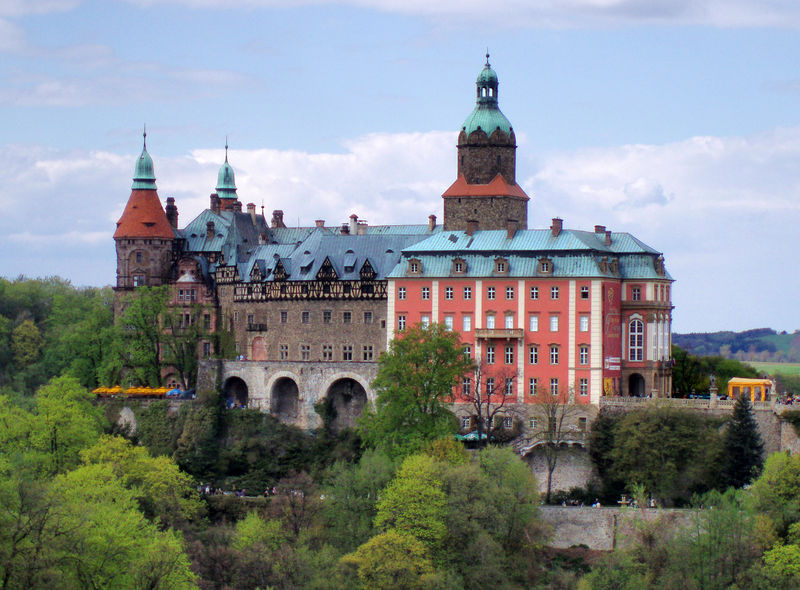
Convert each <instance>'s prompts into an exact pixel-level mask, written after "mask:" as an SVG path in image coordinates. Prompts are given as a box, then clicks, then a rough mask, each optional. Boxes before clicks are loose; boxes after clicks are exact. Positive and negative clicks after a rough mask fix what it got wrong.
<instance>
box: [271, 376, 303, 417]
mask: <svg viewBox="0 0 800 590" xmlns="http://www.w3.org/2000/svg"><path fill="white" fill-rule="evenodd" d="M269 397H270V400H271V401H270V412H272V415H273V416H275V417H276V418H278V419H279V420H281V421H282V422H294V421H295V420H297V410H298V406H299V399H300V395H299V390H298V389H297V383H295V382H294V380H293V379H290V378H289V377H281V378H280V379H278V380H277V381H276V382H275V384H274V385H273V386H272V391H270V396H269Z"/></svg>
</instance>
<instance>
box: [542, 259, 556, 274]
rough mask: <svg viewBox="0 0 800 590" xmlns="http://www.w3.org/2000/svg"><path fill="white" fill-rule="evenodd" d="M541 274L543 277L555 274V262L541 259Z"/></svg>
mask: <svg viewBox="0 0 800 590" xmlns="http://www.w3.org/2000/svg"><path fill="white" fill-rule="evenodd" d="M539 273H540V274H543V275H549V274H553V261H552V260H550V259H549V258H540V259H539Z"/></svg>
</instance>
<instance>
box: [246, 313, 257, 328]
mask: <svg viewBox="0 0 800 590" xmlns="http://www.w3.org/2000/svg"><path fill="white" fill-rule="evenodd" d="M255 323H256V316H255V315H254V314H252V313H248V314H247V325H248V326H252V325H253V324H255Z"/></svg>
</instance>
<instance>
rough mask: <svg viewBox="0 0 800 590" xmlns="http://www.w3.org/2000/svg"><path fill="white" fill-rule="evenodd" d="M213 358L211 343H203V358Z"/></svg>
mask: <svg viewBox="0 0 800 590" xmlns="http://www.w3.org/2000/svg"><path fill="white" fill-rule="evenodd" d="M210 356H211V343H210V342H203V357H204V358H208V357H210Z"/></svg>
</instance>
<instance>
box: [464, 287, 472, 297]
mask: <svg viewBox="0 0 800 590" xmlns="http://www.w3.org/2000/svg"><path fill="white" fill-rule="evenodd" d="M464 299H465V300H470V299H472V287H464Z"/></svg>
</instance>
